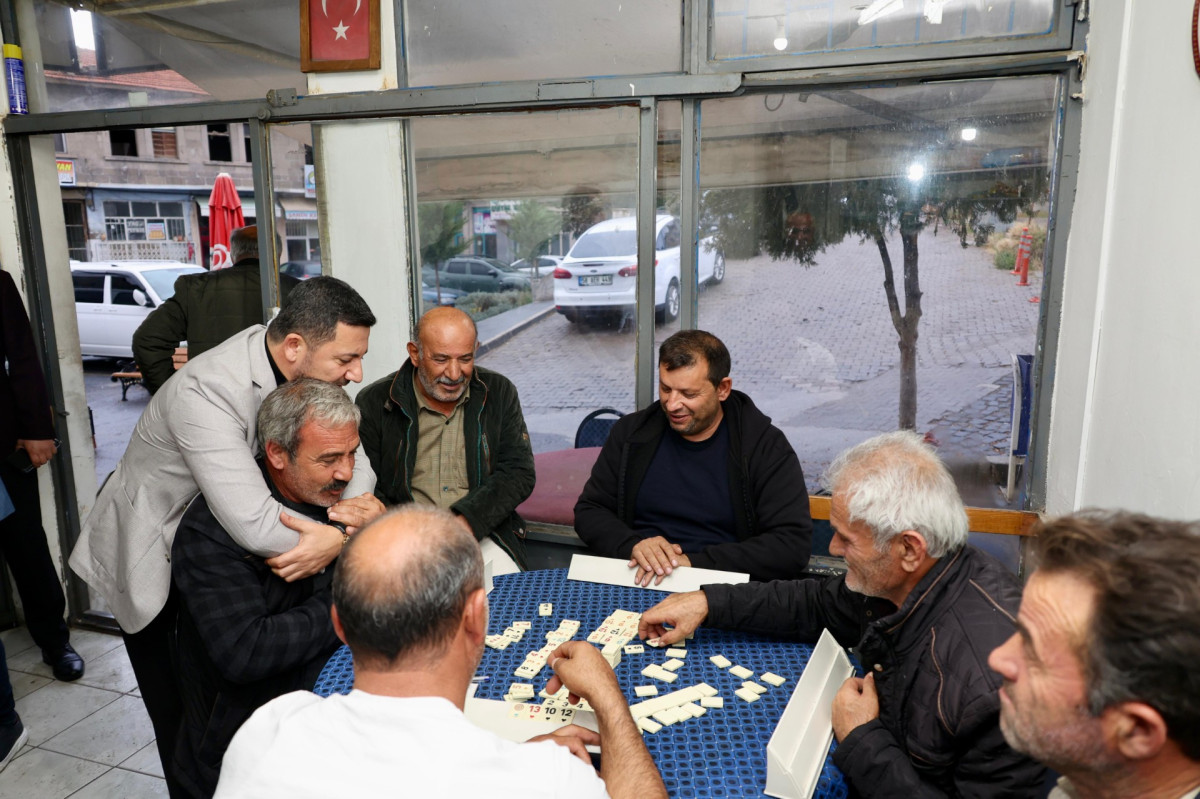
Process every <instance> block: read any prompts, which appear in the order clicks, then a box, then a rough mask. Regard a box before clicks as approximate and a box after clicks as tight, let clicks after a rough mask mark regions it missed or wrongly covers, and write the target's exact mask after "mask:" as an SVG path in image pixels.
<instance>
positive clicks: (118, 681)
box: [0, 627, 167, 799]
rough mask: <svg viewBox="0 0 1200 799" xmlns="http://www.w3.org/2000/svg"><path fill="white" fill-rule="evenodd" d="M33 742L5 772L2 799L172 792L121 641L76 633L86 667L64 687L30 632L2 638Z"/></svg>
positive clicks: (117, 797) (0, 781) (123, 797)
mask: <svg viewBox="0 0 1200 799" xmlns="http://www.w3.org/2000/svg"><path fill="white" fill-rule="evenodd" d="M0 638H2V639H3V640H4V648H5V649H6V650H7V654H8V674H9V677H10V678H11V679H12V684H13V692H14V694H15V695H16V699H17V712H18V713H19V714H21V721H23V722H24V723H25V727H26V728H27V729H28V730H29V743H28V744H27V745H26V746H25V748H24V749H23V750H22V752H21V753H20V754H19V755H17V757H16V758H15V759H14V760H13V761H12V762H11V763H9V764H8V768H6V769H5V770H4V772H3V773H0V799H65V797H68V796H69V797H72V799H109V798H111V799H148V798H149V797H159V796H166V795H167V786H166V783H165V782H164V781H163V779H162V766H161V765H160V764H159V760H158V750H157V749H156V748H155V746H154V730H153V729H152V728H151V726H150V718H149V717H148V716H147V715H146V709H145V707H144V706H143V705H142V700H141V699H140V698H139V697H138V692H137V681H136V680H134V677H133V669H132V668H131V667H130V665H129V658H127V657H126V656H125V644H124V643H123V642H122V641H121V638H120V636H116V635H105V634H103V633H94V632H88V631H86V630H72V631H71V644H72V645H73V646H74V647H75V649H76V651H78V652H79V654H80V655H81V656H82V657H83V659H84V661H85V662H86V663H87V667H86V669H85V671H84V675H83V677H81V678H80V679H79V680H77V681H75V682H69V683H64V682H58V681H57V680H55V679H54V677H53V675H52V674H51V672H50V667H49V666H47V665H45V664H44V663H42V653H41V650H39V649H38V648H37V647H36V646H34V644H33V640H32V639H31V638H30V637H29V633H27V632H26V631H25V628H24V627H18V628H17V629H15V630H7V631H5V632H3V633H0Z"/></svg>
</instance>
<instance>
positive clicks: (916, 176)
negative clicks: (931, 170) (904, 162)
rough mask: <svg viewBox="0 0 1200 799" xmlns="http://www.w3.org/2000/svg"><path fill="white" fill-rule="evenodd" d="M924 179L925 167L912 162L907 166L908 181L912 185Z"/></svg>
mask: <svg viewBox="0 0 1200 799" xmlns="http://www.w3.org/2000/svg"><path fill="white" fill-rule="evenodd" d="M924 177H925V165H924V164H920V163H917V162H913V163H911V164H909V165H908V179H909V180H911V181H912V182H913V183H919V182H920V181H921V180H922V179H924Z"/></svg>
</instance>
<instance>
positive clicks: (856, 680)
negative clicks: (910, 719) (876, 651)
mask: <svg viewBox="0 0 1200 799" xmlns="http://www.w3.org/2000/svg"><path fill="white" fill-rule="evenodd" d="M877 718H879V695H878V694H877V693H876V692H875V675H873V674H871V673H870V672H868V673H867V676H866V677H850V678H849V679H847V680H846V681H845V682H844V683H842V687H841V688H839V689H838V692H837V694H835V695H834V697H833V734H834V735H836V736H837V739H838V743H841V742H842V740H843V739H844V738H845V737H846V736H847V735H849V734H850V733H852V732H853V731H854V730H855V729H856V728H857V727H860V726H862V725H863V724H866V723H867V722H868V721H874V720H875V719H877Z"/></svg>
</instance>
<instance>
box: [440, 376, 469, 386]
mask: <svg viewBox="0 0 1200 799" xmlns="http://www.w3.org/2000/svg"><path fill="white" fill-rule="evenodd" d="M434 382H436V383H437V384H438V385H439V386H461V385H462V384H463V383H465V382H467V378H465V377H460V378H458V379H457V380H451V379H450V378H448V377H439V378H438V379H437V380H436V381H434Z"/></svg>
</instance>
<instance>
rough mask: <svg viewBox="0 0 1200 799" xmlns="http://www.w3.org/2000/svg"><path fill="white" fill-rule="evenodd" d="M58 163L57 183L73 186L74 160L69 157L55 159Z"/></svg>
mask: <svg viewBox="0 0 1200 799" xmlns="http://www.w3.org/2000/svg"><path fill="white" fill-rule="evenodd" d="M56 163H57V164H58V185H60V186H74V185H75V162H74V161H72V160H71V159H70V158H59V159H56Z"/></svg>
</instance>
